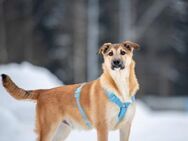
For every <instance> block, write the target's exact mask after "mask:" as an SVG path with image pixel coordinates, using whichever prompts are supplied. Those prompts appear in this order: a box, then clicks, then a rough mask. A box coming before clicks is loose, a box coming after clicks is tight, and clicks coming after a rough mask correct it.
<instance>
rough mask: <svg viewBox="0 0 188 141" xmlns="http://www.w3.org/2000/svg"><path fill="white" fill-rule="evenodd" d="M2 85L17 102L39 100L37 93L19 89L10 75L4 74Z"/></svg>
mask: <svg viewBox="0 0 188 141" xmlns="http://www.w3.org/2000/svg"><path fill="white" fill-rule="evenodd" d="M1 76H2V83H3V86H4V87H5V89H6V90H7V91H8V93H9V94H10V95H11V96H13V97H14V98H15V99H17V100H22V99H33V100H36V99H37V98H38V95H39V94H38V92H37V91H27V90H24V89H22V88H19V87H18V86H17V85H16V84H15V83H14V82H13V81H12V80H11V79H10V77H9V76H8V75H6V74H2V75H1Z"/></svg>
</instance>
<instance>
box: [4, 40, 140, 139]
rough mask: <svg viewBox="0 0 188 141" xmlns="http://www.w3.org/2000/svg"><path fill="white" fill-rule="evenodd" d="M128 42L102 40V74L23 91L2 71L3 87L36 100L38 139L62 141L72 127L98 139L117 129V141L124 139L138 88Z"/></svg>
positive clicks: (19, 97)
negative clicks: (88, 131)
mask: <svg viewBox="0 0 188 141" xmlns="http://www.w3.org/2000/svg"><path fill="white" fill-rule="evenodd" d="M138 48H139V45H138V44H137V43H134V42H131V41H124V42H121V43H117V44H113V43H105V44H103V45H102V47H101V48H100V49H99V54H100V55H102V56H103V59H104V62H103V64H102V68H103V73H102V74H101V76H100V77H99V78H98V79H96V80H93V81H91V82H86V83H81V84H72V85H65V86H60V87H56V88H52V89H38V90H24V89H22V88H19V87H18V86H17V85H16V84H15V83H14V82H13V81H12V80H11V79H10V77H9V76H8V75H6V74H2V82H3V86H4V88H5V89H6V90H7V91H8V92H9V93H10V95H11V96H13V97H14V98H15V99H17V100H26V99H30V100H34V101H36V133H37V134H38V138H37V140H38V141H52V140H54V141H64V140H65V139H66V137H67V136H68V135H69V133H70V131H71V130H72V129H86V130H89V129H92V128H95V129H96V131H97V140H98V141H108V132H109V131H110V130H117V129H119V131H120V141H128V140H129V134H130V130H131V124H132V120H133V117H134V114H135V108H136V103H135V100H134V96H135V94H136V92H137V90H138V89H139V84H138V81H137V78H136V74H135V61H134V60H133V50H134V49H138Z"/></svg>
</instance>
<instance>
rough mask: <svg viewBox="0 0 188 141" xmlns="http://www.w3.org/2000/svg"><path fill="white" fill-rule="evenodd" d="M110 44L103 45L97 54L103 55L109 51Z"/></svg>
mask: <svg viewBox="0 0 188 141" xmlns="http://www.w3.org/2000/svg"><path fill="white" fill-rule="evenodd" d="M111 45H112V44H111V43H104V44H103V45H102V46H101V47H100V48H99V51H98V53H99V54H105V53H106V52H107V51H108V50H109V49H110V46H111Z"/></svg>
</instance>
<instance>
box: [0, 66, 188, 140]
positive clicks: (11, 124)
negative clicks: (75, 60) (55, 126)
mask: <svg viewBox="0 0 188 141" xmlns="http://www.w3.org/2000/svg"><path fill="white" fill-rule="evenodd" d="M1 73H6V74H9V75H10V76H11V77H12V79H13V80H14V81H15V82H16V83H17V84H18V85H19V86H20V87H23V88H25V89H36V88H51V87H55V86H59V85H62V83H61V82H60V81H59V80H58V79H57V78H56V77H55V76H54V75H53V74H51V73H50V72H49V71H48V70H46V69H44V68H41V67H36V66H33V65H31V64H29V63H26V62H25V63H22V64H21V65H17V64H9V65H1V66H0V74H1ZM34 121H35V103H33V102H30V101H16V100H14V99H13V98H12V97H11V96H9V94H7V92H6V91H5V90H4V89H3V87H2V84H1V82H0V141H11V140H14V141H35V139H36V135H35V133H34V132H33V129H34ZM118 134H119V133H118V132H117V131H114V132H110V135H109V141H118V140H119V136H118ZM88 139H89V140H90V141H96V140H97V138H96V131H94V130H92V131H88V132H85V131H73V132H72V133H71V134H70V136H69V137H68V139H67V141H75V140H79V141H86V140H88ZM130 140H131V141H185V140H188V113H184V112H153V111H151V110H150V109H149V108H148V107H147V106H146V105H144V104H143V103H142V102H141V101H137V112H136V116H135V119H134V122H133V127H132V132H131V139H130Z"/></svg>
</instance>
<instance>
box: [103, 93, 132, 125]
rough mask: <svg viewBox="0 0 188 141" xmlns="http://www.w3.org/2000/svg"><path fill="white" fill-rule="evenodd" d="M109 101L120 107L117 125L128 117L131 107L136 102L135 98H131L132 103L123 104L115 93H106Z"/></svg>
mask: <svg viewBox="0 0 188 141" xmlns="http://www.w3.org/2000/svg"><path fill="white" fill-rule="evenodd" d="M106 96H107V97H108V99H109V100H110V101H111V102H112V103H114V104H116V105H117V106H118V107H119V114H118V116H117V123H119V122H120V121H121V120H122V119H123V118H124V117H125V115H126V112H127V109H128V108H129V105H130V104H132V103H133V102H134V101H135V96H132V97H131V101H130V102H124V103H123V102H122V101H121V100H120V99H119V98H118V97H117V96H116V95H115V94H114V93H113V92H109V91H107V92H106Z"/></svg>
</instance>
